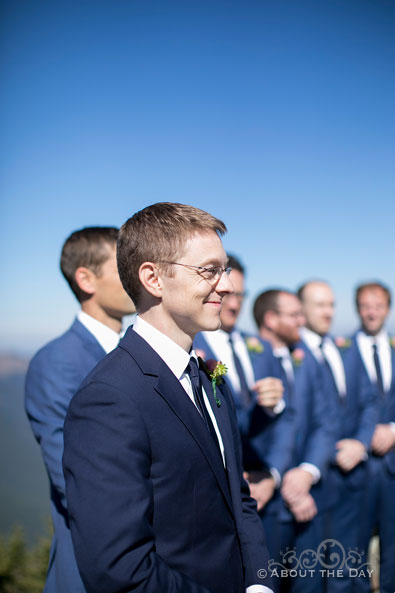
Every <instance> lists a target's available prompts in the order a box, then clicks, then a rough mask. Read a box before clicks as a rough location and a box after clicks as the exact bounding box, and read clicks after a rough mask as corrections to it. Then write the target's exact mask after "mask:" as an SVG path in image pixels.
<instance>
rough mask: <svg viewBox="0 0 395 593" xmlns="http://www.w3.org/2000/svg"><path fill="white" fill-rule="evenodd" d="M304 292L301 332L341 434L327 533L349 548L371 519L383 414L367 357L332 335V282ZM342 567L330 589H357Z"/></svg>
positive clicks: (332, 474) (329, 488)
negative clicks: (368, 502)
mask: <svg viewBox="0 0 395 593" xmlns="http://www.w3.org/2000/svg"><path fill="white" fill-rule="evenodd" d="M298 294H299V297H300V299H301V301H302V306H303V313H304V316H305V319H306V324H305V327H304V328H302V329H301V330H300V333H301V336H302V339H303V341H304V343H305V344H306V345H307V346H308V348H309V349H310V351H311V352H312V354H313V356H314V358H315V360H316V361H317V363H318V364H319V365H320V367H321V369H322V375H323V378H324V384H325V391H326V393H327V394H328V395H327V396H328V398H329V403H330V406H331V410H332V412H333V423H334V424H333V426H334V429H335V435H336V443H335V444H334V446H333V450H332V452H331V464H330V466H329V473H328V480H327V488H326V496H325V498H326V500H325V502H326V508H327V510H328V519H327V524H328V526H329V527H328V529H327V530H326V532H325V535H326V537H329V538H332V539H335V540H337V541H338V542H340V544H341V545H342V546H343V548H344V550H345V551H346V552H347V551H348V550H350V549H352V550H356V548H358V544H359V539H358V530H359V526H360V523H361V521H363V520H365V517H364V516H363V513H362V512H361V509H362V505H363V497H364V490H365V487H366V480H367V472H366V470H367V464H366V460H367V453H368V450H369V448H370V443H371V440H372V435H373V431H374V426H375V423H376V418H377V411H376V404H375V397H374V392H373V390H372V388H371V385H370V384H369V381H368V380H367V377H366V375H365V376H364V375H363V373H362V372H361V371H362V369H363V367H362V362H361V360H357V359H356V358H355V357H350V356H349V352H347V351H346V350H347V349H343V351H342V353H341V352H340V351H339V349H338V348H337V346H336V344H335V342H334V340H333V339H332V338H331V336H330V335H329V331H330V327H331V323H332V319H333V315H334V309H335V298H334V294H333V291H332V289H331V287H330V286H329V284H327V283H326V282H321V281H313V282H307V283H306V284H304V285H303V286H302V287H301V288H300V289H299V291H298ZM327 552H328V553H330V552H331V550H327ZM353 568H354V569H355V565H354V566H353ZM342 572H343V574H342V575H340V576H338V575H337V572H336V573H335V575H333V576H329V577H328V581H327V589H326V590H327V591H328V593H337V592H340V591H342V592H350V593H351V591H352V590H353V587H354V586H355V577H354V575H353V574H352V573H351V572H350V571H349V567H348V566H347V565H346V566H345V567H344V569H343V571H342Z"/></svg>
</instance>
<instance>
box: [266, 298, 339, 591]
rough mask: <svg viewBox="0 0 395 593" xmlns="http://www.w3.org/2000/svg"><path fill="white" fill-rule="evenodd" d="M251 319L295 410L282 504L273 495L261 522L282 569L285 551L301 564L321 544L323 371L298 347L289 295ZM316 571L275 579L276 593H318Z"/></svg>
mask: <svg viewBox="0 0 395 593" xmlns="http://www.w3.org/2000/svg"><path fill="white" fill-rule="evenodd" d="M254 317H255V321H256V323H257V326H258V328H259V333H260V336H261V337H262V338H264V339H266V340H268V341H270V343H271V344H272V347H273V352H274V355H275V356H276V357H277V358H278V360H279V361H280V363H281V369H282V379H283V382H284V384H285V386H286V389H285V397H286V399H287V402H288V403H289V405H291V406H293V407H294V409H295V419H294V427H293V431H292V433H291V434H292V452H293V455H292V458H291V460H290V461H289V464H288V466H287V467H286V468H285V469H286V470H288V471H286V472H285V474H284V476H283V483H282V489H281V493H282V497H283V501H282V499H281V497H280V496H279V495H277V497H276V499H275V502H276V505H273V507H272V509H271V512H267V513H265V514H264V518H263V519H264V526H265V530H266V531H267V533H268V544H269V552H270V554H271V556H272V558H273V559H275V560H276V561H277V562H281V563H282V564H285V562H284V561H285V559H286V558H287V554H285V551H286V550H287V549H292V546H296V553H297V556H298V560H299V558H300V557H301V555H302V554H303V552H304V551H305V550H313V551H316V550H317V548H318V546H319V544H320V543H321V541H322V540H323V538H324V517H325V510H326V505H325V500H324V496H323V494H324V491H325V477H326V473H327V468H328V464H329V459H330V455H331V451H332V447H333V442H334V434H333V429H332V419H331V415H330V413H329V405H328V401H327V397H326V392H325V390H324V386H323V381H322V373H321V369H320V367H319V366H318V364H317V363H316V362H315V360H314V357H313V356H312V354H311V352H310V351H309V350H308V349H307V348H306V347H305V345H304V344H303V342H300V341H299V330H300V327H301V326H302V324H303V322H304V317H303V314H302V308H301V303H300V300H299V298H298V297H297V296H296V295H295V294H293V293H291V292H289V291H287V290H281V289H272V290H267V291H265V292H263V293H261V294H260V295H259V296H258V297H257V299H256V300H255V304H254ZM301 567H302V566H301ZM288 568H295V564H293V565H289V566H288ZM318 568H320V567H316V570H315V571H313V572H311V573H309V574H307V576H306V575H304V574H299V573H297V574H291V578H290V579H288V580H287V581H286V580H285V579H283V580H282V581H281V582H278V580H277V581H276V580H275V579H274V578H273V580H274V582H275V586H276V591H277V590H278V591H288V590H289V588H291V590H292V591H303V592H309V591H311V592H312V593H317V592H318V591H321V590H322V587H323V582H322V577H321V574H320V573H319V571H318Z"/></svg>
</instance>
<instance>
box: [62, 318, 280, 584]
mask: <svg viewBox="0 0 395 593" xmlns="http://www.w3.org/2000/svg"><path fill="white" fill-rule="evenodd" d="M201 379H202V381H203V386H204V389H205V391H206V393H207V394H208V396H209V399H210V403H211V406H212V409H213V412H214V414H215V417H216V420H217V423H218V426H219V429H220V432H221V436H222V440H223V443H224V448H225V456H226V465H227V469H226V471H225V469H224V466H223V463H222V458H221V456H220V454H219V451H218V447H217V446H216V445H215V443H214V440H213V439H212V437H211V435H210V433H209V431H208V430H207V427H206V425H205V423H204V421H203V419H202V418H201V416H200V415H199V413H198V411H197V409H196V407H195V406H194V404H193V403H192V402H191V400H190V399H189V397H188V396H187V394H186V393H185V391H184V389H183V387H182V386H181V384H180V382H179V381H178V379H177V378H176V377H175V375H174V374H173V373H172V372H171V371H170V369H169V367H168V366H167V365H166V364H165V363H164V361H163V360H162V359H161V358H160V357H159V356H158V355H157V354H156V352H155V351H154V350H153V349H152V348H151V346H150V345H149V344H148V343H147V342H146V341H145V340H144V339H143V338H141V336H139V335H138V334H136V332H134V331H133V329H132V328H129V330H128V331H127V333H126V335H125V337H124V339H123V340H122V342H121V344H120V346H119V347H118V348H116V349H115V350H114V351H113V352H112V353H110V354H109V355H108V356H107V357H106V358H105V359H104V360H103V361H102V362H101V363H100V364H99V365H98V366H97V368H96V369H95V370H94V371H93V372H92V373H91V374H90V376H89V377H88V378H87V379H86V381H85V382H84V384H83V385H82V387H81V389H80V391H79V392H78V393H77V394H76V395H75V397H74V398H73V400H72V402H71V405H70V407H69V411H68V414H67V418H66V422H65V452H64V458H63V463H64V472H65V478H66V491H67V499H68V507H69V514H70V525H71V531H72V536H73V541H74V546H75V551H76V557H77V562H78V565H79V568H80V572H81V575H82V577H83V580H84V582H85V585H86V588H87V591H88V592H92V593H101V592H102V593H115V592H119V591H128V590H132V589H133V591H136V593H142V592H144V593H153V592H154V591H155V592H156V591H158V592H159V591H165V592H166V593H176V592H179V593H208V592H209V591H210V592H211V593H242V592H243V591H244V588H245V587H246V586H249V585H252V584H256V583H257V571H258V570H259V568H264V567H266V566H267V561H268V556H267V552H266V548H265V542H264V535H263V530H262V526H261V522H260V520H259V517H258V515H257V513H256V504H255V502H254V501H253V500H252V499H251V498H250V496H249V491H248V486H247V484H246V483H245V481H244V480H243V478H242V465H241V450H240V444H239V440H238V430H237V423H236V419H235V416H234V412H233V405H232V400H231V396H230V394H229V392H228V390H227V388H226V385H225V383H222V385H221V386H218V387H217V394H218V395H219V397H220V400H221V406H220V407H217V405H216V404H215V400H214V397H213V392H212V387H211V381H210V379H209V378H208V377H207V375H206V374H205V372H203V371H201ZM258 582H262V584H264V585H267V584H269V583H268V581H265V580H262V581H258Z"/></svg>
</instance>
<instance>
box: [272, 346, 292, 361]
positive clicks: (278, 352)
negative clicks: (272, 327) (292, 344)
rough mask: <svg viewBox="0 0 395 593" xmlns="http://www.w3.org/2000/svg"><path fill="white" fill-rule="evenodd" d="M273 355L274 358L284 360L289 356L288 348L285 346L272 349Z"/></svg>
mask: <svg viewBox="0 0 395 593" xmlns="http://www.w3.org/2000/svg"><path fill="white" fill-rule="evenodd" d="M273 354H274V356H275V357H276V358H284V356H285V357H288V356H290V355H291V353H290V351H289V348H287V346H279V347H278V348H273Z"/></svg>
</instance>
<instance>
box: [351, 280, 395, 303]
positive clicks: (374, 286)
mask: <svg viewBox="0 0 395 593" xmlns="http://www.w3.org/2000/svg"><path fill="white" fill-rule="evenodd" d="M364 290H382V291H383V292H384V294H385V295H386V296H387V299H388V306H389V307H390V306H391V291H390V289H389V288H388V287H387V286H385V284H383V283H382V282H366V283H365V284H360V285H359V286H357V288H356V289H355V304H356V306H357V309H358V308H359V297H360V296H361V294H362V293H363V291H364Z"/></svg>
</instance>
